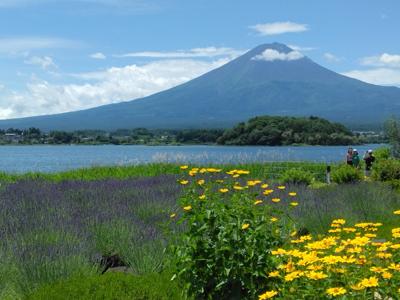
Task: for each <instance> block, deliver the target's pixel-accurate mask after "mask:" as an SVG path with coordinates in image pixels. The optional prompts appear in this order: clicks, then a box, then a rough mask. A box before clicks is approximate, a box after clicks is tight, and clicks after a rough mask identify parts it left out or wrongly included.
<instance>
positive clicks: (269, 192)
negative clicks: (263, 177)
mask: <svg viewBox="0 0 400 300" xmlns="http://www.w3.org/2000/svg"><path fill="white" fill-rule="evenodd" d="M273 192H274V190H265V191H264V192H263V194H264V195H266V196H267V195H269V194H272V193H273Z"/></svg>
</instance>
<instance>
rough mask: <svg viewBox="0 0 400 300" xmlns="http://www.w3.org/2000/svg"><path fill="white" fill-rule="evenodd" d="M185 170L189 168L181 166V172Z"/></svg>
mask: <svg viewBox="0 0 400 300" xmlns="http://www.w3.org/2000/svg"><path fill="white" fill-rule="evenodd" d="M187 168H189V166H186V165H185V166H181V170H186V169H187Z"/></svg>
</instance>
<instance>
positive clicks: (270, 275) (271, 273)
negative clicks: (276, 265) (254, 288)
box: [268, 271, 279, 277]
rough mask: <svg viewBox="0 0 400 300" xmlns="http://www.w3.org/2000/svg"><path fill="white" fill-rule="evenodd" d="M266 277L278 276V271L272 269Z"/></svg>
mask: <svg viewBox="0 0 400 300" xmlns="http://www.w3.org/2000/svg"><path fill="white" fill-rule="evenodd" d="M268 277H279V271H273V272H270V273H269V274H268Z"/></svg>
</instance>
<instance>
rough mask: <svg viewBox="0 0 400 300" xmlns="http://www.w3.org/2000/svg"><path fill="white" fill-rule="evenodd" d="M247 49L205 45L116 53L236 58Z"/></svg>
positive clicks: (156, 56)
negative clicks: (178, 48)
mask: <svg viewBox="0 0 400 300" xmlns="http://www.w3.org/2000/svg"><path fill="white" fill-rule="evenodd" d="M244 52H245V51H243V50H236V49H232V48H225V47H222V48H217V47H205V48H193V49H190V50H178V51H171V52H160V51H143V52H131V53H125V54H121V55H115V56H116V57H149V58H196V57H218V56H229V57H231V58H235V57H237V56H239V55H241V54H243V53H244Z"/></svg>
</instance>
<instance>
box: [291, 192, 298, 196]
mask: <svg viewBox="0 0 400 300" xmlns="http://www.w3.org/2000/svg"><path fill="white" fill-rule="evenodd" d="M296 195H297V193H296V192H290V193H289V196H291V197H294V196H296Z"/></svg>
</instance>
